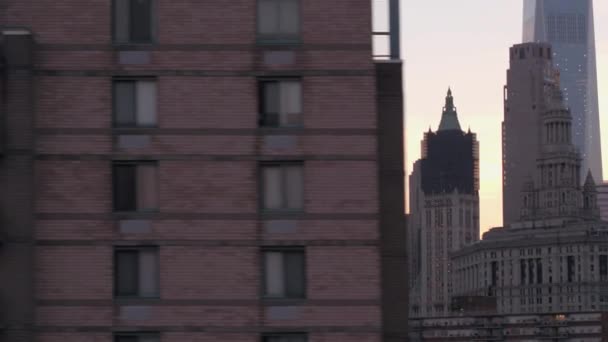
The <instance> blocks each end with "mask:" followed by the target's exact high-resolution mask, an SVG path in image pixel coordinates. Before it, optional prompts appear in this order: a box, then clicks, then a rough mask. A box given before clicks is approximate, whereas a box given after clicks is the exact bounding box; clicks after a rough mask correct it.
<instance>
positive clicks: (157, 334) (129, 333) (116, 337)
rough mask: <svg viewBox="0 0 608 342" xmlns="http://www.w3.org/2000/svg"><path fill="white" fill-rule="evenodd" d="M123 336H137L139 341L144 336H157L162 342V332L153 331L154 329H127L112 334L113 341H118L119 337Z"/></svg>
mask: <svg viewBox="0 0 608 342" xmlns="http://www.w3.org/2000/svg"><path fill="white" fill-rule="evenodd" d="M121 337H135V338H137V340H138V342H139V340H140V338H142V337H148V338H150V337H156V339H157V340H158V341H159V342H160V341H161V334H160V333H158V332H155V331H154V332H152V331H145V332H143V331H142V332H131V331H128V332H127V331H125V332H114V333H113V334H112V341H113V342H118V339H119V338H121Z"/></svg>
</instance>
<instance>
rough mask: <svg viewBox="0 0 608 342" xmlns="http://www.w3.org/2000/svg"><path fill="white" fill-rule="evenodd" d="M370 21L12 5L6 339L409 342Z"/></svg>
mask: <svg viewBox="0 0 608 342" xmlns="http://www.w3.org/2000/svg"><path fill="white" fill-rule="evenodd" d="M391 2H392V6H396V4H397V3H398V1H395V0H392V1H391ZM370 7H371V6H370V2H369V1H368V0H349V1H344V0H336V1H326V0H306V1H298V0H258V1H255V0H234V1H224V0H210V1H198V0H114V1H111V0H88V1H77V0H57V1H54V2H53V3H52V4H51V3H47V2H42V1H40V0H6V1H3V2H2V4H0V23H1V25H0V27H1V28H2V42H1V43H2V83H1V87H2V91H1V92H0V94H1V97H2V101H1V106H2V107H1V118H2V120H1V121H0V122H1V123H2V126H1V131H0V134H1V140H0V141H1V142H2V143H1V151H2V152H1V153H2V156H1V157H0V191H1V192H0V194H1V196H0V198H1V202H0V232H1V235H0V236H1V237H2V242H3V243H2V246H1V247H0V279H1V285H0V329H1V330H0V341H2V342H8V341H10V342H23V341H28V342H29V341H37V342H59V341H78V342H110V341H114V342H125V341H129V342H131V341H137V342H159V341H162V342H173V341H175V342H177V341H198V342H206V341H235V342H237V341H238V342H246V341H252V342H253V341H268V342H270V341H289V342H296V341H297V342H301V341H313V342H321V341H354V342H363V341H365V342H371V341H378V342H379V341H405V340H406V339H407V308H408V305H407V291H406V289H407V279H406V276H407V275H406V272H405V269H406V260H405V245H406V244H405V220H404V212H403V208H404V205H403V201H404V198H403V197H404V194H403V176H404V174H403V144H402V141H403V129H402V93H401V63H400V62H399V60H398V59H396V58H395V56H396V55H395V53H394V52H393V53H392V57H393V59H392V60H389V61H382V62H379V61H375V60H374V59H373V58H372V46H371V45H372V44H371V37H370V27H371V8H370ZM392 9H393V10H394V9H395V7H393V8H392ZM391 20H392V23H393V24H396V22H395V15H394V14H393V15H392V16H391ZM393 27H394V26H393ZM392 34H393V35H395V32H394V31H393V32H392ZM397 58H398V56H397Z"/></svg>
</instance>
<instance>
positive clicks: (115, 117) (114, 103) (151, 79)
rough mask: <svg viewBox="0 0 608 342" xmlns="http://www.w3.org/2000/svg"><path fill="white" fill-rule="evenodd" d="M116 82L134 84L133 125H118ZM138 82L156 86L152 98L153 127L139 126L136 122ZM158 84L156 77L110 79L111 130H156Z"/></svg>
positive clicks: (157, 125) (157, 119)
mask: <svg viewBox="0 0 608 342" xmlns="http://www.w3.org/2000/svg"><path fill="white" fill-rule="evenodd" d="M118 82H132V83H134V89H135V91H134V98H133V102H134V104H133V109H134V111H135V113H134V118H135V120H134V122H133V124H128V125H120V124H119V123H118V110H117V109H118V96H116V84H117V83H118ZM138 82H154V83H155V86H156V94H155V98H154V107H155V108H156V113H155V114H156V116H155V123H154V124H153V125H140V124H139V123H138V122H137V99H138V98H137V83H138ZM158 85H159V82H158V77H156V76H115V77H112V85H111V92H112V94H111V96H112V128H113V129H146V128H158V127H159V124H158V121H159V101H158V98H159V96H158V95H159V86H158Z"/></svg>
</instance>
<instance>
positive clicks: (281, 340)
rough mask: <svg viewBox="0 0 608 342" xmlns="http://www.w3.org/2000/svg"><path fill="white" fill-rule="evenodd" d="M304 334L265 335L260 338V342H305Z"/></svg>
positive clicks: (306, 339)
mask: <svg viewBox="0 0 608 342" xmlns="http://www.w3.org/2000/svg"><path fill="white" fill-rule="evenodd" d="M306 341H308V338H307V337H306V334H298V333H289V334H266V335H264V336H262V342H306Z"/></svg>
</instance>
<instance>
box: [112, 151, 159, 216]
mask: <svg viewBox="0 0 608 342" xmlns="http://www.w3.org/2000/svg"><path fill="white" fill-rule="evenodd" d="M157 172H158V166H157V164H156V162H115V163H114V164H113V178H114V211H153V210H157V209H158V175H157Z"/></svg>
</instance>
